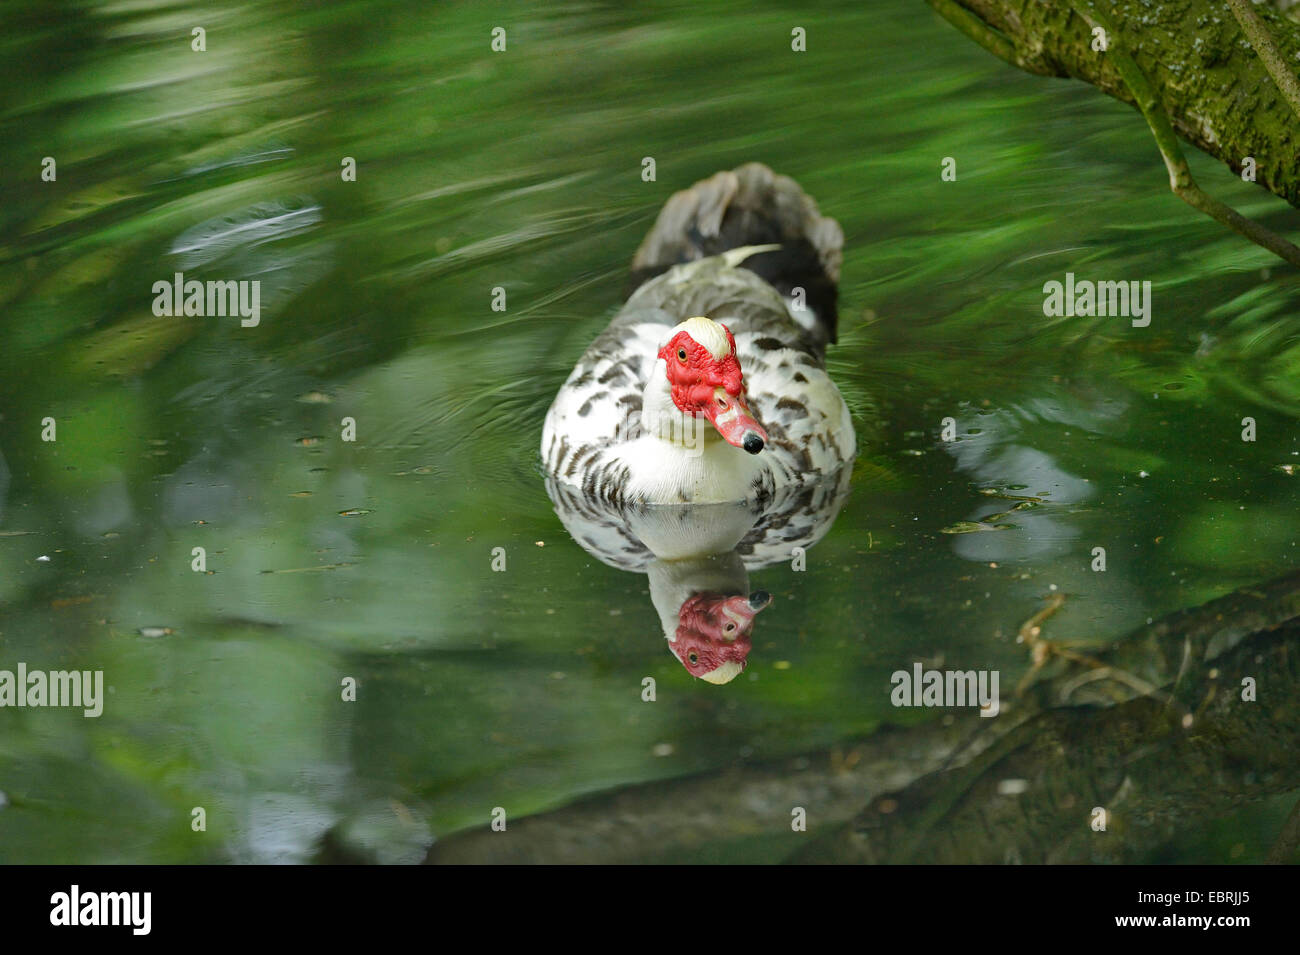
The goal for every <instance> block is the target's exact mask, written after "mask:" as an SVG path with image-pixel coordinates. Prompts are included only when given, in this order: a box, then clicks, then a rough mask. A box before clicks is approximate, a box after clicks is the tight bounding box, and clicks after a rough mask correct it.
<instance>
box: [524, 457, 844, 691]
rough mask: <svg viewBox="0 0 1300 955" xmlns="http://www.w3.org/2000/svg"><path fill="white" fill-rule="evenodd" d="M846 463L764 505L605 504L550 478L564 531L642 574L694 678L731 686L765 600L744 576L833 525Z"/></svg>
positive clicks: (790, 554) (600, 556)
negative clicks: (818, 480)
mask: <svg viewBox="0 0 1300 955" xmlns="http://www.w3.org/2000/svg"><path fill="white" fill-rule="evenodd" d="M850 471H851V469H850V468H847V467H846V468H842V469H841V470H840V471H839V472H838V473H836V474H834V475H832V476H831V477H830V478H829V479H827V480H824V481H821V482H819V483H817V484H811V485H805V486H799V487H792V488H786V489H783V490H781V491H778V493H777V494H775V495H773V496H771V497H769V498H767V499H766V500H761V501H743V502H736V503H731V504H681V505H660V504H627V503H610V502H608V501H604V500H601V499H600V498H598V497H596V496H594V495H591V494H587V493H584V492H583V491H582V490H581V489H579V488H575V487H573V486H572V485H569V484H563V483H560V482H558V481H555V480H548V481H547V484H546V490H547V494H549V495H550V498H551V502H552V503H553V504H554V505H555V512H556V514H558V515H559V517H560V520H561V522H563V524H564V526H565V529H566V530H568V532H569V534H570V535H572V537H573V539H574V540H575V541H577V542H578V544H579V545H580V546H581V547H582V548H583V550H585V551H587V553H589V554H591V555H592V556H593V557H595V558H596V559H597V560H599V561H601V562H602V563H604V564H608V565H609V566H611V567H617V568H619V569H620V570H626V571H631V572H634V573H643V574H645V575H646V577H647V579H648V581H649V584H650V600H651V603H653V604H654V608H655V611H656V613H658V615H659V623H660V627H661V629H662V631H663V635H664V638H665V640H666V641H667V643H668V649H669V650H670V651H671V652H672V654H673V656H675V657H676V658H677V660H678V661H679V662H680V663H681V664H682V666H683V667H684V668H685V669H686V672H688V673H690V674H691V676H694V677H697V678H698V679H701V680H706V681H708V682H709V683H729V682H731V681H732V680H734V679H735V678H736V677H737V676H739V675H740V673H741V672H743V671H744V669H745V667H746V665H747V664H748V662H749V651H750V649H751V648H752V647H753V631H754V622H755V620H756V618H757V617H758V614H759V613H760V612H761V611H762V610H764V609H765V608H766V607H768V606H770V605H771V603H772V596H771V595H770V594H769V593H768V592H767V591H765V590H762V589H756V588H753V587H752V586H751V583H750V578H749V575H750V573H751V572H753V571H757V570H761V569H762V568H764V567H769V566H771V565H773V564H777V563H786V562H789V561H790V560H792V559H793V558H794V556H795V555H796V553H797V552H796V548H802V549H804V550H807V549H808V548H809V547H811V546H813V545H814V544H816V543H817V541H819V540H821V538H822V537H823V536H825V534H826V532H827V531H829V530H830V528H831V525H832V524H833V523H834V522H835V518H836V516H837V515H838V514H839V512H840V508H841V507H843V505H844V501H845V499H846V497H847V496H848V491H849V479H850V477H851V474H850Z"/></svg>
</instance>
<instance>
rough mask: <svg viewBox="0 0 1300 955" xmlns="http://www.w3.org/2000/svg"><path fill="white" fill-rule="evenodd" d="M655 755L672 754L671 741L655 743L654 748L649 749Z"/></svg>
mask: <svg viewBox="0 0 1300 955" xmlns="http://www.w3.org/2000/svg"><path fill="white" fill-rule="evenodd" d="M650 752H652V753H654V754H655V755H656V756H671V755H672V754H673V744H672V743H655V745H654V749H652V750H650Z"/></svg>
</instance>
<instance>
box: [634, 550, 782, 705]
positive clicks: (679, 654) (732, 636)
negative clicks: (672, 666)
mask: <svg viewBox="0 0 1300 955" xmlns="http://www.w3.org/2000/svg"><path fill="white" fill-rule="evenodd" d="M647 573H648V575H649V578H650V598H651V600H653V601H654V605H655V609H656V610H657V611H658V612H659V619H660V623H661V625H662V626H663V632H664V637H665V638H666V639H667V641H668V649H669V650H671V651H672V654H673V656H675V657H676V658H677V660H678V662H680V663H681V665H682V666H683V667H685V668H686V671H687V672H688V673H690V674H691V676H693V677H697V678H698V679H701V680H705V681H707V682H709V683H730V682H731V681H732V680H734V679H735V678H736V677H737V676H739V675H740V673H741V671H743V670H744V669H745V664H746V662H747V661H748V657H749V651H750V649H751V648H752V647H753V629H754V618H755V617H756V616H758V613H759V611H760V610H762V609H763V608H764V607H766V606H768V604H770V603H771V602H772V597H771V595H770V594H768V593H767V592H766V591H763V590H755V591H753V592H752V593H751V592H749V575H748V574H747V573H746V571H745V566H744V563H743V562H742V561H741V559H740V555H739V554H737V553H736V552H735V551H732V552H731V553H727V554H715V555H713V556H711V557H698V558H689V559H686V560H674V561H663V560H656V561H654V562H653V563H651V564H650V566H649V567H648V568H647Z"/></svg>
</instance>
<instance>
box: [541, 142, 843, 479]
mask: <svg viewBox="0 0 1300 955" xmlns="http://www.w3.org/2000/svg"><path fill="white" fill-rule="evenodd" d="M843 243H844V234H843V232H842V231H841V229H840V227H839V224H838V223H836V222H835V220H834V219H830V218H826V217H823V216H822V215H820V214H819V212H818V211H817V205H816V203H814V202H813V200H812V199H811V198H810V197H809V196H807V195H806V194H805V193H804V192H803V190H802V189H800V188H799V186H798V184H797V183H795V181H794V180H793V179H790V178H788V177H786V176H778V175H776V174H775V173H773V172H772V170H770V169H769V168H767V167H766V166H763V165H761V164H759V163H749V164H747V165H744V166H741V167H740V168H738V169H736V170H734V171H730V172H720V173H718V174H717V175H714V176H712V177H711V178H709V179H705V180H703V181H701V182H698V183H696V184H695V185H694V186H692V187H691V188H690V189H687V190H684V191H683V192H679V193H676V194H675V195H673V196H672V197H671V198H670V199H669V200H668V202H667V204H665V206H664V208H663V210H662V211H661V212H660V214H659V218H658V220H657V221H656V222H655V225H654V227H653V228H652V229H651V231H650V233H649V235H648V236H647V237H646V239H645V241H644V242H643V243H642V244H641V247H640V249H639V250H638V251H637V253H636V256H635V258H634V259H633V262H632V270H633V279H634V281H636V282H640V283H642V284H640V286H639V287H638V288H637V289H636V291H635V292H634V293H633V294H632V296H631V298H629V299H628V301H627V304H626V305H624V307H623V308H622V309H621V310H620V311H619V313H618V314H617V315H616V316H615V317H614V319H613V321H612V322H610V324H609V326H608V327H607V328H606V329H605V331H604V332H603V333H601V335H600V336H598V337H597V338H596V340H595V341H594V342H592V344H591V346H590V347H589V348H588V349H587V351H586V353H585V354H584V355H583V356H582V359H581V360H580V361H579V362H578V364H577V366H576V367H575V368H574V369H573V372H572V374H570V375H569V378H568V380H567V381H566V382H565V383H564V385H563V386H562V387H561V388H560V391H559V393H558V394H557V395H556V396H555V400H554V402H553V403H552V404H551V408H550V411H549V412H548V413H547V415H546V423H545V425H544V428H543V432H542V448H541V450H542V458H543V462H544V465H545V468H546V470H547V472H548V474H549V475H550V476H551V477H552V478H554V479H556V480H559V481H562V482H564V483H568V484H572V485H575V486H577V487H579V488H581V489H582V490H583V491H584V492H585V493H586V494H588V495H591V496H593V497H596V498H599V499H601V500H605V501H609V502H622V501H629V502H642V503H659V504H678V503H721V502H730V501H744V500H760V501H761V500H764V499H769V498H771V497H772V495H773V494H774V493H775V492H776V491H777V490H778V489H779V488H783V487H786V486H789V485H799V484H804V483H809V482H814V481H817V480H819V479H822V478H824V477H826V476H827V475H831V474H835V473H837V472H839V471H840V469H841V468H842V467H843V466H844V465H845V464H846V463H848V462H850V461H852V460H853V457H854V455H855V454H856V451H857V442H856V438H855V435H854V431H853V423H852V420H851V418H850V415H849V410H848V408H847V407H846V405H845V403H844V399H843V398H842V397H841V396H840V393H839V390H838V389H837V388H836V387H835V383H834V382H833V381H831V379H830V378H829V376H828V375H827V374H826V370H825V362H824V355H825V348H826V345H827V343H828V342H834V341H835V339H836V322H837V316H836V283H837V282H838V281H839V271H840V262H841V250H842V247H843Z"/></svg>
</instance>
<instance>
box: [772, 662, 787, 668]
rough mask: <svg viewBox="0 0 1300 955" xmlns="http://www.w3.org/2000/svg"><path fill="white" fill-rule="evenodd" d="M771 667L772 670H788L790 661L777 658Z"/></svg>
mask: <svg viewBox="0 0 1300 955" xmlns="http://www.w3.org/2000/svg"><path fill="white" fill-rule="evenodd" d="M772 669H773V670H788V669H790V661H789V660H777V661H776V662H775V663H773V664H772Z"/></svg>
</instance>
